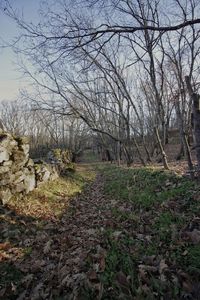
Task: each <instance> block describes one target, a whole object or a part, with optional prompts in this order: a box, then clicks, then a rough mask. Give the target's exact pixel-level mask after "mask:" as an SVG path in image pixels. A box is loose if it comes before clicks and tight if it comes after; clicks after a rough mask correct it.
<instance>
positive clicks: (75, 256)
mask: <svg viewBox="0 0 200 300" xmlns="http://www.w3.org/2000/svg"><path fill="white" fill-rule="evenodd" d="M0 232H1V236H0V274H1V275H0V299H4V300H6V299H18V300H23V299H27V300H28V299H29V300H40V299H48V300H50V299H52V300H54V299H55V300H59V299H60V300H61V299H63V300H64V299H66V300H67V299H69V300H70V299H74V300H75V299H83V300H84V299H91V300H93V299H170V300H171V299H200V296H199V295H200V187H199V185H197V184H196V183H195V182H192V181H190V180H188V179H186V178H183V177H181V176H179V175H176V174H174V173H172V172H170V171H168V172H166V171H163V170H161V169H158V168H130V169H128V168H125V167H117V166H115V165H110V164H102V163H99V164H98V163H91V164H90V165H88V164H80V165H78V166H77V171H76V172H75V173H71V174H69V176H67V177H66V178H60V179H58V180H56V181H54V182H51V183H48V184H46V185H43V186H41V187H40V188H39V189H36V190H35V191H34V192H32V193H30V195H28V196H26V197H25V198H24V199H21V200H20V201H19V199H17V198H16V199H13V200H12V201H11V202H10V203H9V204H8V205H7V206H4V207H2V206H1V207H0Z"/></svg>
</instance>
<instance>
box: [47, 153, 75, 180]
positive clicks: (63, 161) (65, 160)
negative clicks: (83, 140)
mask: <svg viewBox="0 0 200 300" xmlns="http://www.w3.org/2000/svg"><path fill="white" fill-rule="evenodd" d="M47 161H48V162H49V163H50V164H52V165H55V166H56V169H57V171H58V173H59V174H61V175H66V174H67V172H69V171H74V170H75V165H74V164H73V163H72V154H71V152H70V151H69V150H62V149H59V148H58V149H53V150H51V151H50V152H49V153H48V154H47Z"/></svg>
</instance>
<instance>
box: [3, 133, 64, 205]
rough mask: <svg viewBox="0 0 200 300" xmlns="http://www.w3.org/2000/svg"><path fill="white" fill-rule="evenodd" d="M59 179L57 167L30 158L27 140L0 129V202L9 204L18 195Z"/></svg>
mask: <svg viewBox="0 0 200 300" xmlns="http://www.w3.org/2000/svg"><path fill="white" fill-rule="evenodd" d="M57 177H58V173H57V171H56V167H55V166H53V165H49V164H46V163H44V162H43V161H38V162H34V161H33V160H32V159H31V158H30V157H29V144H28V140H27V139H26V138H24V137H14V136H12V135H11V134H9V133H7V132H4V131H3V130H1V129H0V202H2V203H3V204H5V203H7V202H8V201H9V200H10V198H11V197H12V196H13V195H16V194H17V193H19V194H22V195H23V194H28V193H29V192H30V191H32V190H33V189H34V188H36V187H38V186H39V185H40V184H41V183H42V182H46V181H48V180H54V179H56V178H57Z"/></svg>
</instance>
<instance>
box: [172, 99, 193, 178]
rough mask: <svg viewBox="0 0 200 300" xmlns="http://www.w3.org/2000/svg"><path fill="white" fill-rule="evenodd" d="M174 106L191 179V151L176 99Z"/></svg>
mask: <svg viewBox="0 0 200 300" xmlns="http://www.w3.org/2000/svg"><path fill="white" fill-rule="evenodd" d="M175 107H176V113H177V117H178V121H179V132H180V136H181V139H182V143H183V146H184V150H185V155H186V158H187V163H188V169H189V172H190V177H191V178H192V179H193V177H194V171H193V170H194V168H193V163H192V157H191V153H190V147H189V144H188V140H187V136H186V134H185V131H184V128H183V126H184V125H183V118H182V116H181V110H180V105H179V102H178V100H177V101H176V102H175Z"/></svg>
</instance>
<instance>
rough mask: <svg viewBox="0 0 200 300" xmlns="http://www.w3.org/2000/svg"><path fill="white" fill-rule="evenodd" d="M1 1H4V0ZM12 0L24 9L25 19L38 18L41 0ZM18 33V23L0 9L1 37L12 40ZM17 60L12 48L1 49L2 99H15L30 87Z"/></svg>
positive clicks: (0, 81)
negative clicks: (20, 70) (20, 92)
mask: <svg viewBox="0 0 200 300" xmlns="http://www.w3.org/2000/svg"><path fill="white" fill-rule="evenodd" d="M0 2H1V3H3V0H0ZM10 2H11V4H13V5H14V7H15V8H17V9H18V10H19V11H21V10H23V12H24V17H25V19H27V20H29V21H33V22H34V21H35V20H37V16H38V14H37V11H38V8H39V2H40V0H11V1H10ZM18 33H19V29H18V28H17V27H16V24H15V23H14V22H13V21H12V20H11V19H10V18H9V17H7V16H5V15H4V14H3V13H2V12H1V11H0V38H1V39H4V40H6V41H10V40H11V39H12V38H13V37H15V36H17V35H18ZM0 44H1V42H0ZM16 61H17V59H16V56H15V55H14V53H13V51H12V50H11V49H9V48H4V49H0V101H2V100H15V99H16V98H17V97H18V96H19V89H23V88H28V89H29V86H28V81H27V79H25V78H22V74H21V73H20V72H19V71H18V70H17V68H18V67H17V65H16Z"/></svg>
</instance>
